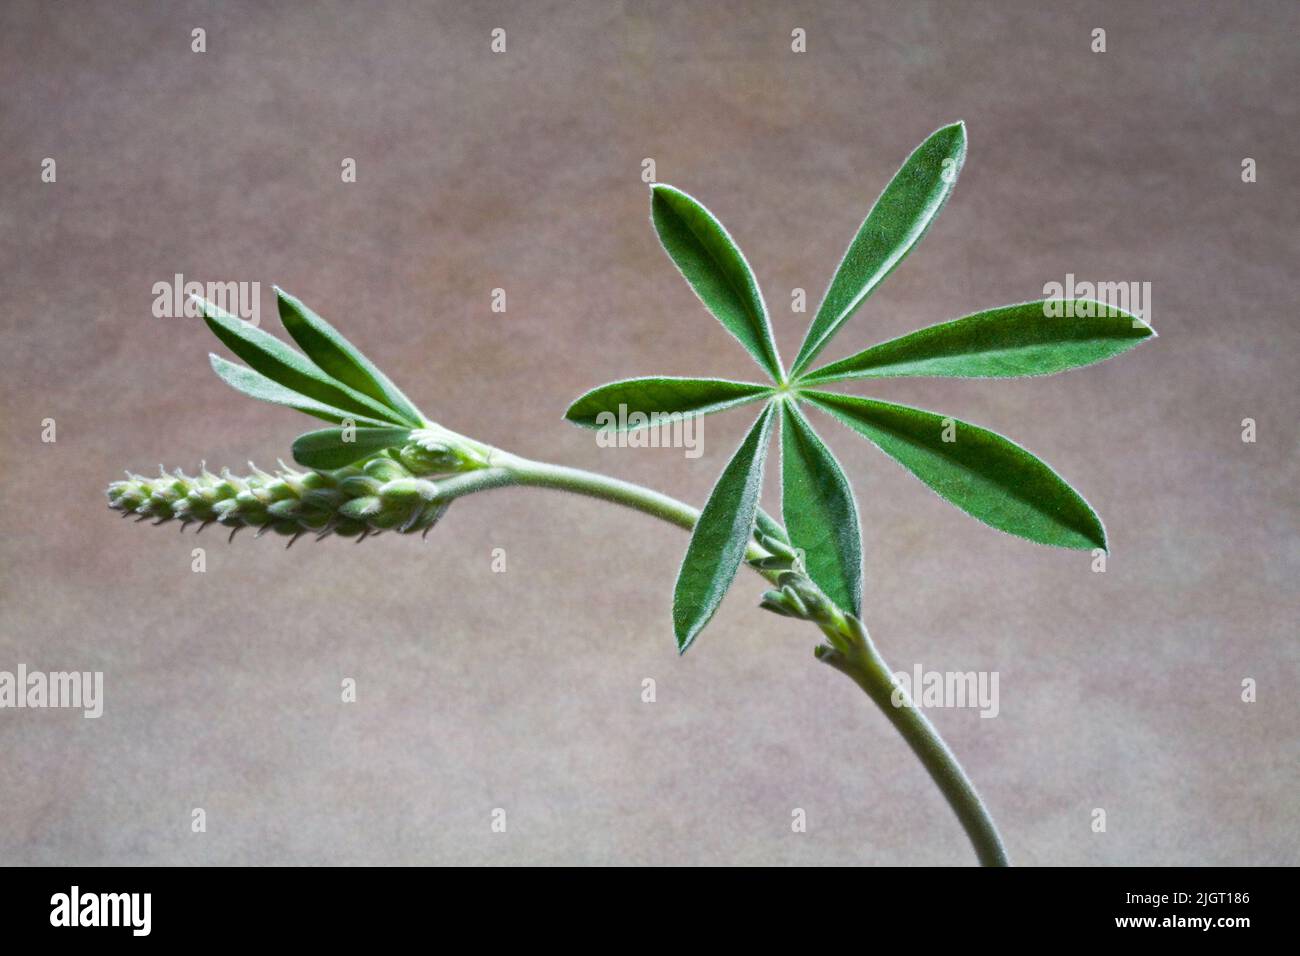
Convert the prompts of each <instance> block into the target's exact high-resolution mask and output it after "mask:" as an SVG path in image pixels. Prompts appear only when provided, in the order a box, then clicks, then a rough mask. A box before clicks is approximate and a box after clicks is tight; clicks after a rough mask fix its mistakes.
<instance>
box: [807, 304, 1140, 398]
mask: <svg viewBox="0 0 1300 956" xmlns="http://www.w3.org/2000/svg"><path fill="white" fill-rule="evenodd" d="M1049 308H1053V309H1061V310H1066V309H1068V311H1063V313H1062V314H1059V315H1053V314H1050V313H1049V312H1048V309H1049ZM1081 312H1088V313H1091V312H1097V313H1098V314H1097V315H1083V314H1080V313H1081ZM1154 336H1155V331H1154V330H1153V329H1151V328H1150V327H1149V326H1148V325H1146V324H1145V323H1143V322H1142V321H1141V320H1140V319H1138V318H1136V317H1135V316H1133V315H1131V314H1130V313H1128V312H1125V311H1123V310H1121V309H1114V308H1109V309H1108V308H1107V307H1106V306H1104V305H1102V304H1101V303H1098V302H1084V303H1080V302H1077V301H1073V300H1071V301H1068V302H1062V301H1052V300H1048V301H1038V302H1024V303H1021V304H1020V305H1007V306H1003V307H1001V308H997V309H989V310H987V311H984V312H976V313H974V314H973V315H967V316H964V317H962V318H960V319H953V320H952V321H951V322H943V323H941V324H939V325H932V326H930V327H928V328H924V329H920V330H918V331H916V332H912V333H909V334H908V335H904V336H902V337H901V338H896V339H891V340H890V341H888V342H882V343H881V344H879V345H873V346H872V347H871V348H869V349H867V350H865V351H863V352H859V353H858V354H857V355H851V356H849V357H848V358H846V359H841V360H840V361H838V362H832V363H831V364H830V365H827V366H825V367H823V368H820V369H818V370H816V371H815V372H810V373H809V374H808V375H806V376H804V378H803V379H802V382H803V383H805V384H813V383H822V382H834V381H839V380H843V379H852V378H895V377H899V376H909V375H910V376H944V377H949V378H1015V377H1018V376H1028V375H1052V374H1054V373H1056V372H1063V371H1065V370H1066V369H1071V368H1079V367H1081V366H1084V365H1092V364H1093V363H1094V362H1102V361H1105V360H1106V359H1108V358H1113V357H1114V356H1116V355H1119V354H1120V353H1121V352H1126V351H1128V350H1129V349H1131V348H1133V347H1134V346H1135V345H1137V344H1139V343H1140V342H1143V341H1145V340H1146V339H1149V338H1152V337H1154Z"/></svg>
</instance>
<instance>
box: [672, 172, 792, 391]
mask: <svg viewBox="0 0 1300 956" xmlns="http://www.w3.org/2000/svg"><path fill="white" fill-rule="evenodd" d="M650 218H651V220H652V221H653V223H654V227H655V230H656V231H657V232H658V233H659V241H660V242H661V243H663V247H664V251H665V252H667V253H668V255H669V257H670V258H671V259H672V260H673V262H674V263H676V265H677V268H678V269H680V270H681V273H682V275H683V276H685V277H686V281H687V282H689V283H690V285H691V288H692V289H694V290H695V294H696V295H698V296H699V297H700V301H701V302H703V303H704V305H705V307H706V308H707V309H708V310H709V311H710V312H712V313H713V314H714V315H715V316H717V319H718V321H719V322H721V323H722V325H723V327H724V328H726V330H727V331H728V332H730V333H731V334H732V335H734V336H735V337H736V338H737V339H738V340H739V341H740V344H741V345H743V346H744V347H745V348H746V350H748V352H749V354H750V355H752V356H753V357H754V361H756V362H757V363H758V364H759V366H761V367H762V368H763V370H764V371H766V372H767V374H768V375H770V376H772V379H773V380H774V381H778V382H779V381H782V380H783V379H784V372H783V370H782V368H781V359H780V357H779V356H778V355H777V351H776V341H775V340H774V339H773V338H772V326H771V324H770V323H769V321H768V317H767V308H766V307H765V306H764V305H763V295H762V293H761V292H760V291H759V289H758V283H757V282H756V281H754V274H753V272H752V271H751V270H750V268H749V263H748V262H746V261H745V257H744V255H743V254H742V253H741V251H740V248H739V247H738V246H737V245H736V243H735V242H734V241H733V240H732V238H731V236H730V235H728V234H727V230H726V229H724V228H723V227H722V223H720V222H718V220H717V219H716V218H715V217H714V215H713V214H712V213H711V212H709V211H708V210H707V209H705V208H704V206H703V205H702V204H701V203H700V202H699V201H698V200H696V199H695V198H693V197H692V196H688V195H687V194H686V193H684V192H682V191H681V190H680V189H675V188H674V187H672V186H668V185H666V184H664V183H656V184H655V186H654V187H653V188H652V189H651V199H650Z"/></svg>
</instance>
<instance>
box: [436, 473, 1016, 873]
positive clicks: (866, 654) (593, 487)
mask: <svg viewBox="0 0 1300 956" xmlns="http://www.w3.org/2000/svg"><path fill="white" fill-rule="evenodd" d="M487 462H488V466H489V467H487V468H484V469H480V470H477V471H471V472H467V473H465V474H461V475H456V476H454V477H452V478H449V479H446V480H444V481H439V490H440V492H441V494H442V495H443V496H445V497H447V498H458V497H461V496H463V495H467V494H472V493H474V492H476V491H484V490H487V489H488V488H497V487H502V486H505V485H524V486H528V487H534V488H554V489H557V490H559V491H568V492H571V493H573V494H579V495H586V496H587V497H590V498H600V499H601V500H603V501H612V502H614V503H615V504H620V505H624V506H625V507H628V508H633V509H635V510H637V511H641V512H644V513H645V514H648V515H652V516H654V517H656V518H659V519H661V520H663V521H667V522H668V523H669V524H674V525H677V526H678V527H679V528H684V529H686V530H687V531H689V530H690V529H691V528H693V527H695V522H696V521H697V520H698V519H699V516H700V513H699V512H698V511H697V510H696V509H695V508H692V507H691V506H690V505H687V504H683V503H682V502H680V501H678V500H677V499H675V498H670V497H668V496H667V495H664V494H660V493H659V492H657V491H651V490H650V489H649V488H643V487H641V486H640V485H634V484H632V483H631V482H627V481H622V480H620V479H618V478H610V477H607V476H605V475H599V474H596V473H594V472H590V471H583V470H582V469H580V468H569V467H566V466H564V465H551V464H546V463H544V462H538V461H531V460H529V459H527V458H520V457H519V456H517V455H512V454H509V453H508V452H503V451H500V450H499V449H493V450H491V451H490V452H489V453H488V455H487ZM766 556H767V552H766V551H765V550H763V549H762V548H760V547H759V546H758V545H757V544H755V543H751V545H750V548H749V551H748V552H747V554H746V557H747V559H751V560H752V559H756V558H762V557H766ZM759 573H760V574H762V575H763V576H764V577H765V578H767V579H768V580H770V581H776V580H777V578H778V577H779V576H780V575H779V573H778V572H773V571H760V572H759ZM817 624H818V626H820V627H821V629H822V631H823V632H824V633H825V634H826V636H827V638H828V639H829V640H830V642H831V645H832V646H830V647H826V646H821V647H819V648H817V657H818V659H819V660H821V661H823V662H825V663H827V664H829V665H831V666H832V667H834V668H835V669H836V670H838V671H840V672H842V673H844V674H846V675H848V676H849V677H851V678H852V679H853V681H854V682H855V683H857V685H858V686H859V687H861V688H862V689H863V690H864V691H865V692H866V694H867V696H868V697H870V698H871V700H872V701H873V702H874V703H875V704H876V706H877V707H879V708H880V709H881V711H883V712H884V714H885V716H886V717H887V718H889V721H890V723H892V724H893V725H894V727H895V729H897V730H898V732H899V733H900V734H902V735H903V739H904V740H906V741H907V743H908V746H910V747H911V748H912V752H913V753H915V754H916V756H917V757H918V758H919V759H920V761H921V763H922V765H924V767H925V769H926V770H927V771H928V772H929V774H930V776H931V777H932V778H933V779H934V782H935V783H936V784H937V785H938V787H939V790H940V791H941V792H942V793H943V795H944V797H945V798H946V799H947V801H948V803H949V805H950V806H951V807H952V809H953V812H954V813H956V815H957V819H958V820H959V821H960V822H961V825H962V827H963V828H964V829H965V831H966V835H967V836H968V837H969V838H970V841H971V843H972V844H973V845H974V847H975V853H976V855H977V856H978V858H979V861H980V863H981V864H982V865H984V866H1008V865H1009V863H1010V861H1009V860H1008V858H1007V852H1006V849H1005V848H1004V847H1003V845H1002V839H1001V837H1000V836H999V835H998V830H997V826H996V825H995V824H994V823H993V818H992V817H991V816H990V815H989V812H988V810H987V809H986V808H985V806H984V803H983V801H982V800H980V797H979V794H978V793H976V792H975V787H974V786H973V785H972V784H971V782H970V778H968V777H967V776H966V773H965V771H963V770H962V768H961V764H959V763H958V762H957V758H956V757H955V756H954V755H953V752H952V751H951V750H949V749H948V746H947V744H945V743H944V742H943V738H942V737H940V736H939V732H938V731H937V730H936V729H935V727H934V725H933V724H931V723H930V721H929V720H928V719H927V718H926V717H925V715H924V714H922V713H921V711H920V710H918V709H917V708H916V707H914V706H912V702H911V701H910V700H908V699H907V696H906V694H905V693H904V692H903V690H902V688H900V687H898V685H897V684H896V682H895V680H894V678H893V675H892V674H891V672H890V670H889V667H888V666H887V665H886V664H885V661H884V658H882V657H881V656H880V653H879V652H878V651H877V650H876V648H875V645H874V644H873V643H872V641H871V638H870V636H869V635H868V633H867V630H866V628H865V627H864V626H863V624H862V622H861V621H859V620H858V619H857V618H855V617H853V616H852V615H850V614H847V613H846V612H844V611H843V610H841V609H839V608H837V607H835V606H834V605H832V604H830V602H829V601H827V602H826V607H825V608H824V609H823V611H822V613H821V614H820V616H819V617H818V618H817ZM896 693H897V695H898V699H899V705H896V704H895V703H894V696H895V694H896Z"/></svg>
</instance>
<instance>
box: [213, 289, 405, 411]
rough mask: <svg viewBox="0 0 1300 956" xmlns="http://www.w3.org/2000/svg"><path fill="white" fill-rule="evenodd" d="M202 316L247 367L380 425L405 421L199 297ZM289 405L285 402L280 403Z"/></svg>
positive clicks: (272, 336)
mask: <svg viewBox="0 0 1300 956" xmlns="http://www.w3.org/2000/svg"><path fill="white" fill-rule="evenodd" d="M198 301H199V303H200V304H201V305H202V307H203V319H204V321H205V322H207V324H208V328H210V329H211V330H212V332H213V334H214V335H216V337H217V338H219V339H220V340H221V341H222V343H223V344H224V345H225V346H226V347H227V348H228V349H230V351H232V352H234V353H235V354H236V355H238V356H239V357H240V358H241V359H243V360H244V361H245V362H247V363H248V364H249V367H250V368H251V369H252V370H253V371H254V372H257V373H259V374H261V375H263V376H265V377H266V378H268V379H270V380H271V381H273V382H275V383H277V384H279V385H281V386H283V387H284V388H286V389H288V390H289V391H291V392H297V393H298V394H299V395H302V396H303V397H305V398H308V399H311V400H313V401H315V402H317V403H320V404H322V405H326V406H329V407H331V408H336V409H341V410H343V411H345V412H347V413H349V414H350V415H351V417H353V418H357V420H358V421H360V418H361V417H365V418H367V419H370V420H372V421H376V422H378V423H380V424H393V425H401V424H406V423H404V422H403V420H402V418H401V417H400V416H399V415H398V414H397V413H396V412H394V411H393V410H392V409H390V408H388V407H386V406H385V405H383V404H381V403H379V402H377V401H375V400H374V399H372V398H369V397H368V396H366V395H362V394H361V393H360V392H358V391H356V390H355V389H353V388H350V387H348V386H347V385H344V384H343V383H341V382H338V381H336V380H335V379H334V378H332V377H331V376H329V375H327V374H326V373H325V372H323V371H321V370H320V369H319V368H318V367H317V366H315V365H313V364H312V363H311V362H310V361H308V360H307V359H306V358H304V357H303V356H302V355H299V354H298V353H297V352H295V351H294V350H293V349H291V348H289V346H287V345H285V344H284V343H283V342H281V341H280V340H279V339H277V338H276V337H275V336H274V335H271V334H270V333H268V332H264V331H262V330H261V329H259V328H257V327H256V326H254V325H251V324H249V323H248V322H245V321H244V320H242V319H239V318H236V317H235V316H233V315H231V314H229V313H228V312H226V311H225V310H223V309H221V308H219V307H218V306H216V305H213V304H212V303H211V302H207V301H206V300H202V299H199V300H198ZM281 404H288V403H281Z"/></svg>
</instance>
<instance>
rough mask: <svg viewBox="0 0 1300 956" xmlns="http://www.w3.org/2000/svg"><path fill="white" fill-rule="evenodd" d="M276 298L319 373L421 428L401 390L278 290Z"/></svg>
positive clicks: (421, 421)
mask: <svg viewBox="0 0 1300 956" xmlns="http://www.w3.org/2000/svg"><path fill="white" fill-rule="evenodd" d="M275 295H276V298H277V300H278V302H279V308H280V321H281V322H282V323H283V324H284V327H285V330H286V331H288V333H289V334H290V335H291V336H292V337H293V340H294V341H295V342H297V343H298V347H299V348H301V349H302V350H303V352H305V353H306V355H307V357H308V358H309V359H311V360H312V361H313V362H315V363H316V365H317V367H318V368H320V370H321V371H322V372H324V373H325V374H326V375H329V376H331V377H333V378H334V379H337V380H338V381H339V382H341V383H342V384H344V385H347V386H348V387H350V388H353V389H356V390H357V391H358V392H360V393H362V394H363V395H366V396H368V397H370V398H373V399H374V400H375V401H377V402H379V403H381V404H382V405H384V406H385V407H386V408H388V409H390V410H391V411H392V412H393V413H395V414H396V416H397V418H398V420H400V421H404V422H406V423H408V424H411V425H414V426H416V427H417V428H418V427H419V426H421V425H423V424H424V416H423V415H421V414H420V410H419V409H418V408H416V407H415V406H414V405H413V404H411V400H410V399H408V398H407V397H406V396H405V395H403V394H402V391H401V389H399V388H398V387H397V386H396V385H394V384H393V383H392V381H391V380H390V379H389V378H388V376H387V375H385V374H384V373H383V372H381V371H380V370H379V369H378V368H376V367H375V365H374V363H373V362H371V361H370V360H369V359H368V358H366V357H365V356H364V355H362V354H361V351H360V350H359V349H357V348H356V346H354V345H353V344H352V343H351V342H349V341H348V340H347V339H345V338H344V337H343V336H342V335H340V334H339V333H338V332H337V331H336V330H335V329H334V327H333V326H332V325H330V324H329V323H328V322H326V321H325V320H324V319H322V318H321V317H320V316H319V315H317V314H316V313H315V312H313V311H312V310H311V309H309V308H307V306H305V305H303V304H302V302H300V301H299V300H298V299H296V298H294V297H293V296H291V295H289V293H287V292H285V291H284V290H283V289H281V288H280V287H278V286H277V287H276V289H275Z"/></svg>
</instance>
